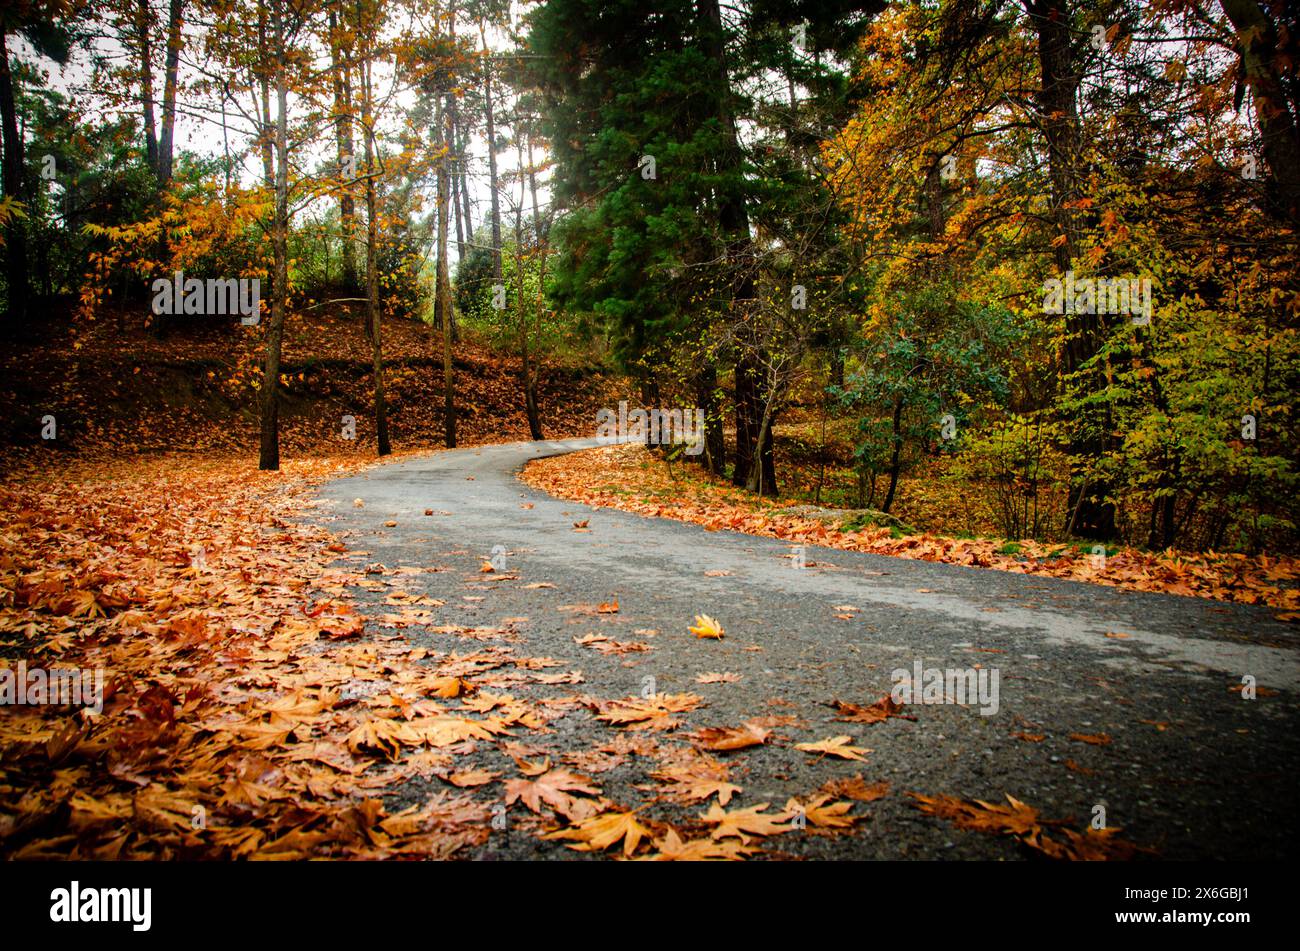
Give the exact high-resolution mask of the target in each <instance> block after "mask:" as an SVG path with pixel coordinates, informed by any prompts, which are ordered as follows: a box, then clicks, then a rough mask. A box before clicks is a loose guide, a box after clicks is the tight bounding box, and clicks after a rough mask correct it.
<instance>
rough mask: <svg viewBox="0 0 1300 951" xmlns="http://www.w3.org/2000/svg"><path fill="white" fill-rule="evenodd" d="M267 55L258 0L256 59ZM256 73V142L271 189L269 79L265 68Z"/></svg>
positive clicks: (261, 5) (260, 0)
mask: <svg viewBox="0 0 1300 951" xmlns="http://www.w3.org/2000/svg"><path fill="white" fill-rule="evenodd" d="M267 55H268V54H267V50H266V6H265V4H264V2H263V0H258V4H257V61H258V62H259V63H265V62H266V60H267ZM258 73H259V75H258V77H257V88H258V92H259V93H261V96H260V99H259V104H258V107H259V110H260V111H261V114H262V128H261V130H260V132H259V135H258V137H257V144H258V148H259V149H260V150H261V152H262V178H263V180H264V181H265V182H266V187H267V188H272V189H273V188H275V156H274V155H273V148H272V139H271V87H270V83H269V80H268V79H267V78H266V72H265V70H259V71H258Z"/></svg>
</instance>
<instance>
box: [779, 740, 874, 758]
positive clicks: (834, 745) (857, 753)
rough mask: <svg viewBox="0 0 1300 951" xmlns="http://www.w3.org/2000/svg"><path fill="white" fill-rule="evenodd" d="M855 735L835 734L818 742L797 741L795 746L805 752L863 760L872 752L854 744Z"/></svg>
mask: <svg viewBox="0 0 1300 951" xmlns="http://www.w3.org/2000/svg"><path fill="white" fill-rule="evenodd" d="M852 743H853V737H851V736H833V737H831V738H830V739H826V740H819V741H818V742H816V743H796V744H795V745H794V748H795V749H797V750H803V751H804V752H805V753H821V754H822V755H823V756H838V757H839V758H840V759H852V760H863V759H865V754H867V753H870V752H872V751H871V750H869V749H864V748H863V747H861V746H852V745H850V744H852Z"/></svg>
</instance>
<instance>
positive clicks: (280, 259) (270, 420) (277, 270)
mask: <svg viewBox="0 0 1300 951" xmlns="http://www.w3.org/2000/svg"><path fill="white" fill-rule="evenodd" d="M283 3H284V0H275V4H274V7H273V13H272V21H273V28H274V31H275V48H276V50H278V51H279V54H278V61H277V63H276V71H275V93H276V101H277V104H278V106H279V111H280V114H279V115H278V116H277V117H276V121H275V159H276V168H275V218H274V221H273V223H272V227H271V250H272V255H273V259H274V260H273V264H272V270H271V326H270V327H269V328H268V330H267V337H266V367H265V371H264V372H263V374H262V392H261V401H262V445H261V452H260V456H259V459H258V468H259V469H269V470H276V469H279V468H280V344H281V341H282V340H283V339H284V315H285V309H286V304H287V298H288V295H289V118H288V111H289V77H288V76H287V75H286V73H287V66H286V63H285V59H284V21H283V11H282V5H283Z"/></svg>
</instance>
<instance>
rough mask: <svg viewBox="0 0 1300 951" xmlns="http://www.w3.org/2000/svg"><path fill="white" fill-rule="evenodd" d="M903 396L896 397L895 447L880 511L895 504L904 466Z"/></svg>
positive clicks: (890, 460) (891, 454) (890, 459)
mask: <svg viewBox="0 0 1300 951" xmlns="http://www.w3.org/2000/svg"><path fill="white" fill-rule="evenodd" d="M902 430H903V398H902V397H901V396H898V397H895V398H894V431H893V435H894V449H893V452H891V453H890V456H889V491H888V492H886V493H885V501H884V503H883V504H882V505H881V506H880V511H882V512H888V511H889V508H890V506H892V505H893V504H894V490H895V489H897V488H898V475H899V472H901V471H902V467H903V432H902Z"/></svg>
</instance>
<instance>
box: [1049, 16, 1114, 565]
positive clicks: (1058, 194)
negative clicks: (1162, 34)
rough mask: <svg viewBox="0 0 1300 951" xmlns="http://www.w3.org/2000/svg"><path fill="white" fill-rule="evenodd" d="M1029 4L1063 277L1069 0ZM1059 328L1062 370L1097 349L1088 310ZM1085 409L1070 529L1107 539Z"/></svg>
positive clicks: (1069, 195)
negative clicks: (1083, 473) (1082, 471)
mask: <svg viewBox="0 0 1300 951" xmlns="http://www.w3.org/2000/svg"><path fill="white" fill-rule="evenodd" d="M1031 12H1032V18H1033V21H1034V24H1035V27H1036V29H1037V31H1038V62H1039V68H1040V70H1041V88H1040V90H1039V94H1038V99H1039V108H1040V111H1041V112H1042V115H1043V133H1044V136H1045V138H1046V140H1047V163H1048V177H1049V179H1050V181H1051V195H1052V220H1053V222H1054V223H1055V225H1056V228H1057V231H1058V235H1057V239H1058V240H1060V243H1059V244H1057V245H1055V249H1054V254H1055V257H1056V266H1057V269H1058V271H1059V272H1060V277H1061V278H1064V277H1065V273H1066V272H1067V271H1069V270H1070V269H1071V267H1072V265H1073V261H1074V256H1075V251H1076V248H1077V244H1078V234H1079V222H1078V220H1077V218H1078V216H1077V213H1076V212H1075V211H1074V210H1073V205H1072V203H1073V202H1075V201H1077V200H1078V198H1079V197H1080V195H1079V161H1080V159H1079V112H1078V107H1077V104H1076V102H1075V97H1076V95H1077V93H1078V89H1079V82H1080V79H1081V75H1080V71H1079V69H1078V65H1077V62H1076V52H1075V42H1076V40H1075V36H1074V32H1073V28H1072V25H1071V22H1070V5H1069V2H1068V0H1035V2H1034V3H1033V4H1032V6H1031ZM1062 239H1063V240H1062ZM1070 309H1073V308H1070ZM1065 334H1066V341H1065V354H1064V358H1065V359H1064V363H1065V371H1066V374H1067V375H1070V376H1072V375H1074V374H1077V373H1079V372H1080V371H1081V370H1082V369H1083V368H1084V367H1085V365H1086V364H1087V363H1088V362H1089V361H1090V360H1092V359H1093V358H1094V357H1095V356H1096V355H1097V353H1098V351H1099V349H1100V347H1101V341H1102V336H1103V324H1102V321H1101V320H1100V318H1099V317H1098V315H1095V314H1067V315H1066V316H1065ZM1098 385H1100V383H1099V384H1098ZM1102 412H1103V414H1104V413H1105V411H1104V410H1103V411H1102ZM1088 415H1091V416H1092V418H1081V419H1076V420H1074V425H1073V427H1072V431H1071V432H1072V435H1071V444H1070V454H1071V455H1072V456H1074V457H1075V458H1076V459H1081V460H1083V461H1084V464H1085V465H1086V466H1088V467H1089V472H1090V478H1088V479H1081V480H1079V481H1077V482H1074V483H1072V485H1071V487H1070V502H1069V506H1068V509H1069V510H1070V511H1073V512H1075V515H1074V531H1075V532H1076V533H1078V534H1080V535H1083V536H1085V537H1088V538H1099V539H1110V538H1114V537H1115V531H1116V529H1115V506H1114V505H1113V504H1111V503H1109V502H1107V501H1106V495H1107V494H1108V488H1109V487H1108V486H1107V485H1106V483H1105V481H1104V480H1103V479H1101V478H1100V477H1099V475H1098V474H1097V473H1096V472H1095V471H1094V466H1095V463H1096V462H1097V461H1098V460H1100V459H1101V457H1102V456H1103V455H1104V454H1105V451H1106V438H1105V433H1106V432H1107V431H1108V429H1109V425H1108V424H1107V421H1106V420H1105V419H1104V418H1097V417H1096V416H1095V415H1093V414H1091V413H1090V414H1088ZM1088 486H1090V487H1091V488H1090V489H1089V488H1087V487H1088Z"/></svg>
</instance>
